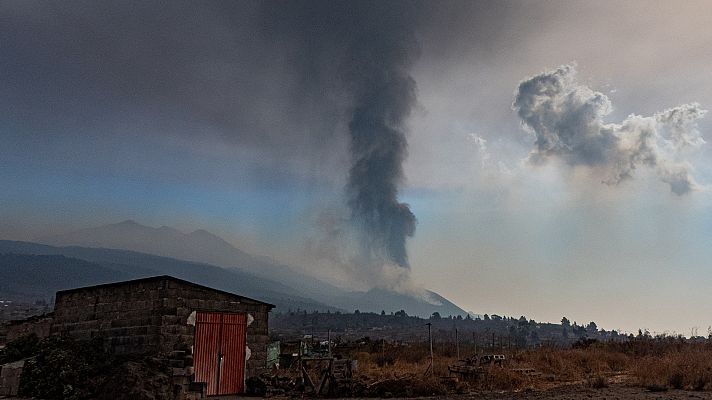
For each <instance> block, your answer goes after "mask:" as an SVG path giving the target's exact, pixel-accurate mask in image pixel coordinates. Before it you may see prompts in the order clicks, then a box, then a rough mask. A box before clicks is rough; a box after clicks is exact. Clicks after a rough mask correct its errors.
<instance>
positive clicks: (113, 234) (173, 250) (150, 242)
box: [37, 220, 343, 297]
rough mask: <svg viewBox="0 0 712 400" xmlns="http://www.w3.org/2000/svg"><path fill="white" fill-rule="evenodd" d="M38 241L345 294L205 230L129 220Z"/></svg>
mask: <svg viewBox="0 0 712 400" xmlns="http://www.w3.org/2000/svg"><path fill="white" fill-rule="evenodd" d="M37 242H39V243H44V244H48V245H53V246H82V247H101V248H109V249H123V250H131V251H137V252H141V253H148V254H155V255H159V256H164V257H171V258H177V259H179V260H187V261H195V262H200V263H207V264H212V265H219V266H221V267H225V268H236V269H239V270H242V271H244V272H248V273H250V274H252V275H255V276H258V277H261V278H265V279H269V280H271V281H276V282H280V283H282V284H284V285H288V286H289V287H290V288H293V289H294V290H297V291H299V292H301V293H303V294H304V293H318V294H319V295H323V296H328V297H333V296H339V295H341V294H343V291H342V290H341V289H339V288H337V287H335V286H333V285H330V284H328V283H326V282H323V281H320V280H319V279H317V278H314V277H312V276H308V275H306V274H302V273H299V272H297V271H295V270H294V269H292V268H290V267H288V266H285V265H281V264H279V263H277V262H275V261H274V260H271V259H269V258H267V257H255V256H252V255H251V254H248V253H246V252H244V251H242V250H240V249H238V248H236V247H235V246H233V245H231V244H230V243H228V242H227V241H225V240H224V239H223V238H221V237H219V236H217V235H214V234H212V233H210V232H208V231H205V230H202V229H198V230H196V231H193V232H190V233H182V232H180V231H179V230H177V229H174V228H170V227H167V226H162V227H160V228H152V227H150V226H145V225H141V224H139V223H137V222H135V221H132V220H127V221H123V222H120V223H117V224H110V225H103V226H99V227H95V228H88V229H82V230H78V231H74V232H70V233H67V234H63V235H56V236H50V237H44V238H39V239H37ZM309 297H311V296H309Z"/></svg>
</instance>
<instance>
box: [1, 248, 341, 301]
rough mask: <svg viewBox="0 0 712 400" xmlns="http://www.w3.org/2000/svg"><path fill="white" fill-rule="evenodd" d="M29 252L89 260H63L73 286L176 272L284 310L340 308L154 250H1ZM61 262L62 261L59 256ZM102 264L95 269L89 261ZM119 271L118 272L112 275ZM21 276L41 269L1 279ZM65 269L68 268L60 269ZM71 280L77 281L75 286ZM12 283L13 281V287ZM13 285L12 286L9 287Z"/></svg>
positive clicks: (277, 285)
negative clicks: (67, 261) (155, 253)
mask: <svg viewBox="0 0 712 400" xmlns="http://www.w3.org/2000/svg"><path fill="white" fill-rule="evenodd" d="M3 253H4V254H25V255H28V254H29V255H63V256H65V257H72V258H73V259H78V261H82V262H84V263H85V264H72V263H62V262H59V263H58V265H57V271H58V272H57V273H59V274H60V275H62V274H66V275H67V277H68V278H67V280H66V282H68V283H67V284H69V287H76V286H84V285H86V284H87V283H86V282H85V280H89V281H91V283H90V284H95V283H107V282H114V281H117V280H124V279H133V278H141V277H147V276H153V275H163V274H165V275H172V276H175V277H177V278H182V279H186V280H188V281H191V282H195V283H199V284H202V285H206V286H210V287H213V288H216V289H222V290H226V291H229V292H233V293H236V294H241V295H244V296H247V297H252V298H255V299H258V300H263V301H266V302H269V303H273V304H275V305H277V306H278V307H280V308H282V309H285V310H286V309H297V308H301V309H306V310H336V309H337V308H336V307H332V306H327V305H325V304H322V303H320V302H318V301H315V300H313V299H311V298H308V297H304V296H300V295H299V294H298V293H297V292H296V291H295V290H293V289H292V288H290V287H288V286H285V285H282V284H280V283H277V282H273V281H270V280H267V279H263V278H260V277H256V276H253V275H250V274H247V273H245V272H242V271H237V270H228V269H224V268H220V267H216V266H213V265H208V264H200V263H195V262H189V261H182V260H177V259H172V258H167V257H160V256H154V255H151V254H144V253H138V252H133V251H127V250H114V249H102V248H86V247H76V246H74V247H53V246H47V245H42V244H36V243H29V242H15V241H7V240H0V254H3ZM57 260H59V259H57ZM87 262H89V263H91V265H93V266H95V267H96V266H98V267H100V268H96V269H95V270H92V269H91V268H88V267H87V265H86V263H87ZM77 270H79V271H81V277H82V279H84V280H82V279H76V278H77V272H76V271H77ZM107 270H108V271H114V272H115V273H114V274H111V273H108V272H107ZM10 271H11V272H12V273H14V274H19V277H18V279H28V280H29V279H33V277H36V276H37V274H36V271H35V270H34V269H32V268H25V269H23V268H15V269H12V270H10V269H8V270H7V271H5V269H3V270H0V279H4V276H5V274H6V273H10ZM59 271H63V272H61V273H60V272H59ZM72 282H76V283H74V284H72ZM8 286H10V285H8ZM40 287H45V288H46V290H47V291H48V293H49V294H48V296H52V295H53V294H54V291H55V290H54V289H53V287H52V286H51V285H40ZM10 289H13V288H12V287H10Z"/></svg>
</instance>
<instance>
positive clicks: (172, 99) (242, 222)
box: [0, 1, 712, 334]
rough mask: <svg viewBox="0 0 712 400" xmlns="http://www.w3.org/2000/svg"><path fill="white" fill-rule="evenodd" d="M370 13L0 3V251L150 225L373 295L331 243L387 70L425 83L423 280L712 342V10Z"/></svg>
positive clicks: (636, 6)
mask: <svg viewBox="0 0 712 400" xmlns="http://www.w3.org/2000/svg"><path fill="white" fill-rule="evenodd" d="M358 4H359V5H358V6H354V5H353V3H351V2H343V3H338V2H336V3H334V2H323V3H322V2H290V3H277V2H274V3H260V2H224V3H222V2H201V3H194V4H191V3H183V2H174V1H171V2H165V3H164V2H135V3H131V2H122V3H121V4H116V2H105V3H101V2H94V1H91V2H81V1H76V2H71V3H57V4H48V3H35V2H31V1H3V2H1V3H0V37H1V38H2V40H0V91H1V94H2V95H1V96H0V109H2V110H3V112H2V118H1V119H0V185H1V187H2V190H0V237H3V238H11V239H24V240H31V239H33V238H35V237H37V236H45V235H47V234H51V233H61V232H65V231H69V230H73V229H77V228H83V227H89V226H94V225H98V224H103V223H111V222H118V221H120V220H124V219H127V218H132V219H135V220H137V221H139V222H142V223H145V224H148V225H153V226H160V225H169V226H174V227H177V228H179V229H183V230H193V229H197V228H204V229H208V230H210V231H212V232H214V233H216V234H219V235H221V236H223V237H225V238H226V239H228V240H230V241H231V242H233V243H234V244H236V245H237V246H238V247H241V248H243V249H245V250H248V251H252V252H255V253H259V254H265V255H271V256H273V257H275V258H277V259H278V260H280V261H283V262H286V263H289V264H292V265H298V266H302V267H303V268H305V269H309V270H312V271H318V272H319V273H320V274H324V276H328V277H330V279H333V280H335V281H336V282H338V283H340V284H353V286H363V285H364V284H366V285H368V284H372V283H373V282H372V281H369V280H368V279H367V278H365V276H366V275H368V274H371V272H372V271H367V272H368V274H359V273H354V269H357V268H358V266H354V265H345V264H348V262H349V260H351V259H348V258H346V261H344V260H345V258H344V257H341V254H338V253H339V252H340V249H338V247H339V246H340V245H341V244H343V242H342V241H341V240H342V239H343V238H341V237H340V236H339V235H340V232H342V230H341V228H340V227H341V224H342V223H343V221H344V220H345V219H347V216H348V213H349V212H348V210H347V201H346V199H345V196H346V194H345V193H347V190H346V188H347V186H349V185H350V183H349V179H350V178H349V176H350V175H349V170H350V166H351V162H352V155H350V153H349V151H350V147H349V143H350V142H349V130H350V129H353V127H352V126H350V125H349V123H350V122H351V120H350V118H351V116H352V112H353V111H352V110H353V108H354V107H358V104H356V103H357V100H355V98H358V96H359V93H360V92H359V91H358V88H356V89H354V86H358V85H363V84H364V83H363V82H362V80H363V81H365V82H366V83H373V82H376V83H378V82H380V81H379V80H378V79H374V80H373V82H371V80H369V79H364V77H366V78H367V77H368V76H371V75H372V74H373V72H363V71H372V70H369V68H374V65H375V66H376V67H379V66H380V64H379V63H380V62H383V63H386V64H387V67H388V68H393V69H392V71H394V72H393V73H397V74H401V75H399V76H402V77H405V78H408V79H409V78H412V80H413V82H414V84H415V88H416V91H415V94H416V96H417V97H416V100H415V102H414V103H413V104H407V105H406V106H405V107H406V108H407V109H404V110H405V111H406V112H405V114H404V115H405V116H406V117H405V119H404V125H403V130H404V131H406V132H407V140H408V156H407V159H406V160H405V162H404V164H403V175H404V180H403V181H402V183H400V186H399V188H400V192H399V199H400V200H401V201H404V202H406V203H408V204H409V205H410V208H411V210H412V212H413V214H414V215H415V216H416V218H417V220H418V223H417V227H416V231H415V235H414V236H413V237H412V238H411V239H409V240H408V241H407V249H408V252H409V260H410V265H411V271H412V278H413V280H414V281H415V282H417V283H419V284H422V285H425V286H426V287H428V288H431V289H434V290H436V291H438V292H439V293H441V294H443V295H444V296H446V297H448V298H449V299H451V300H453V301H454V302H455V303H457V304H458V305H460V306H462V307H463V308H465V309H468V310H472V311H474V312H478V313H497V314H500V315H501V314H505V315H514V316H519V315H522V314H523V315H526V316H528V317H530V318H534V319H537V320H545V321H546V320H549V321H558V320H560V318H561V317H562V316H564V315H566V316H567V317H569V318H570V319H572V320H576V321H578V322H582V323H583V322H588V321H591V320H593V321H596V322H597V323H598V324H599V326H600V327H603V328H605V329H624V330H629V331H632V330H637V329H638V328H648V329H650V330H651V331H657V332H663V331H668V332H673V331H676V332H678V333H684V334H689V333H690V329H691V328H692V327H698V328H699V331H700V332H701V333H704V332H706V330H707V327H708V326H709V325H712V295H710V287H712V268H710V260H712V246H711V245H710V239H711V238H712V210H711V209H710V205H711V204H712V202H711V201H712V193H711V192H710V185H712V157H711V156H712V149H711V148H710V147H711V145H710V144H706V143H704V141H705V140H707V141H709V140H712V135H710V129H711V128H712V115H705V110H707V109H710V108H712V90H710V88H712V69H711V68H710V65H712V47H711V46H709V43H712V28H710V25H709V20H708V19H709V18H708V16H709V12H710V11H711V10H712V2H711V1H686V2H682V3H679V2H669V1H628V2H612V1H611V2H606V1H598V2H576V1H560V2H558V1H522V2H514V1H511V2H494V1H492V2H432V3H420V2H402V3H398V2H389V3H386V4H387V5H385V6H384V5H383V4H384V3H380V4H379V3H376V2H374V3H368V2H361V3H358ZM285 7H286V8H285ZM342 27H345V28H342ZM354 43H356V44H358V46H356V45H355V44H354ZM355 47H356V48H357V50H358V51H356V52H354V51H352V50H353V49H354V48H355ZM384 55H386V56H384ZM384 57H385V58H384ZM388 57H391V58H388ZM394 59H395V60H397V62H396V64H393V63H390V62H391V61H389V60H394ZM383 60H385V61H383ZM388 63H390V64H388ZM394 65H395V67H394ZM344 71H346V72H344ZM359 73H362V74H363V76H361V77H356V78H354V74H359ZM390 76H392V74H391V73H388V74H385V75H384V77H382V78H379V79H383V81H384V82H390V83H389V84H392V82H393V81H388V79H389V78H388V77H390ZM360 79H361V80H360ZM362 97H363V96H362ZM367 98H368V97H367ZM515 100H517V103H516V104H515V105H514V106H513V104H514V102H515ZM355 104H356V105H355ZM684 105H688V106H684ZM680 106H682V107H680ZM676 107H678V108H676ZM335 237H336V238H337V239H339V240H336V241H334V240H333V239H334V238H335ZM335 247H337V248H336V249H335ZM335 253H336V254H335ZM369 276H370V275H369Z"/></svg>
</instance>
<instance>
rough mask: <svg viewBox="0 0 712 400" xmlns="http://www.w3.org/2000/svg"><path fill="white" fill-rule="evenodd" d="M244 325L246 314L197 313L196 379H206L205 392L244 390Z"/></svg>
mask: <svg viewBox="0 0 712 400" xmlns="http://www.w3.org/2000/svg"><path fill="white" fill-rule="evenodd" d="M246 327H247V315H246V314H229V313H208V312H205V313H203V312H200V313H197V315H196V323H195V345H194V348H193V354H194V355H193V365H194V369H195V381H196V382H206V383H207V395H208V396H213V395H224V394H237V393H242V392H243V390H244V382H245V330H246Z"/></svg>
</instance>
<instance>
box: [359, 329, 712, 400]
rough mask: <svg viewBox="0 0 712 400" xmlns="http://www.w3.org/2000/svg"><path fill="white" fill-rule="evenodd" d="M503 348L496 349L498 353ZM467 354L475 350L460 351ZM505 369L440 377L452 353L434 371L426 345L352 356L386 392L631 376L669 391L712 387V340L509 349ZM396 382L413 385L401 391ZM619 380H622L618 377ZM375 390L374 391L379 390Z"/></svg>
mask: <svg viewBox="0 0 712 400" xmlns="http://www.w3.org/2000/svg"><path fill="white" fill-rule="evenodd" d="M498 352H499V351H494V353H498ZM461 353H462V354H467V355H470V354H471V353H469V352H467V350H465V351H461ZM505 353H506V356H507V361H506V363H505V365H503V366H502V367H497V366H492V367H490V368H489V369H488V373H487V374H485V375H484V376H483V377H482V378H481V379H479V380H475V381H473V382H467V383H453V382H447V381H441V380H440V377H444V376H447V375H448V369H447V367H448V365H451V364H453V363H455V362H456V358H455V357H454V356H453V355H452V352H442V353H441V354H438V353H437V352H436V353H435V365H434V368H433V374H432V375H427V376H426V375H425V370H426V368H427V366H428V363H429V357H428V349H427V347H426V346H425V344H415V345H409V346H400V347H399V346H386V348H385V349H384V348H382V347H376V348H374V349H362V351H358V352H355V353H353V354H351V356H352V357H354V358H356V359H358V360H359V371H358V374H357V376H358V379H359V380H360V381H361V382H362V383H363V385H365V386H369V385H371V387H375V386H377V385H378V383H379V382H385V384H384V387H385V389H384V390H382V391H380V392H376V393H377V394H378V395H381V396H384V395H385V396H389V395H393V396H406V395H433V394H442V393H446V392H448V393H453V392H467V391H471V390H510V391H512V390H521V389H526V388H536V387H543V386H546V385H551V383H547V382H549V381H552V380H553V381H555V382H558V383H571V382H580V383H581V384H582V385H584V386H587V387H591V388H605V387H608V386H609V385H610V384H611V382H613V381H612V380H611V379H612V377H614V376H616V377H620V376H624V377H629V379H626V380H625V382H626V384H629V385H633V386H638V387H643V388H646V389H648V390H651V391H664V390H668V389H683V390H706V391H712V342H709V341H708V342H706V343H696V344H695V343H686V342H684V341H682V340H679V339H644V340H643V339H636V340H632V341H630V342H626V343H607V344H604V343H597V344H594V345H591V346H589V347H586V348H572V349H561V348H539V349H533V350H522V351H512V352H505ZM515 368H534V369H535V370H536V371H538V372H540V373H541V375H539V376H535V377H529V376H524V375H522V374H520V373H518V372H514V371H512V369H515ZM396 381H398V382H400V383H401V384H402V383H403V382H406V384H405V386H408V387H409V389H406V390H401V391H397V390H396V389H394V388H395V387H396V386H397V385H396ZM617 382H620V380H618V381H617ZM376 393H374V394H376Z"/></svg>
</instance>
